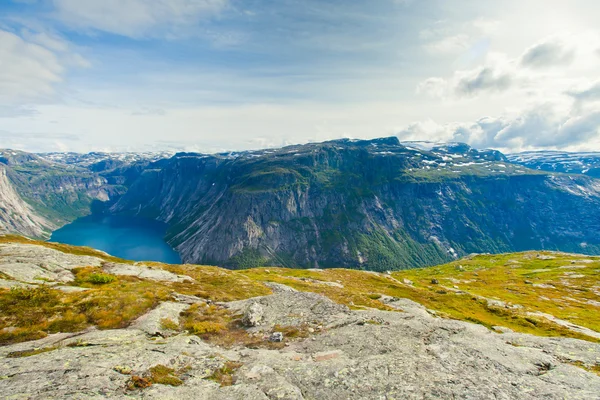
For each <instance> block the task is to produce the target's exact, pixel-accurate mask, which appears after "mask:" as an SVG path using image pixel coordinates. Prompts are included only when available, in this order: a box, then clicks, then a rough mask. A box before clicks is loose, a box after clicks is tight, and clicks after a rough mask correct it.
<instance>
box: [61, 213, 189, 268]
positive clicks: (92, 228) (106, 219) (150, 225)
mask: <svg viewBox="0 0 600 400" xmlns="http://www.w3.org/2000/svg"><path fill="white" fill-rule="evenodd" d="M166 230H167V225H166V224H163V223H161V222H158V221H154V220H150V219H145V218H136V217H122V216H106V215H92V216H89V217H84V218H79V219H78V220H76V221H74V222H72V223H71V224H69V225H66V226H64V227H62V228H60V229H58V230H56V231H54V232H53V233H52V236H51V238H50V241H52V242H59V243H66V244H72V245H75V246H89V247H93V248H95V249H98V250H102V251H105V252H107V253H109V254H111V255H113V256H115V257H121V258H124V259H127V260H135V261H159V262H164V263H169V264H179V263H181V258H180V257H179V255H178V254H177V252H175V250H173V249H172V248H171V247H170V246H169V245H168V244H167V243H166V242H165V241H164V236H165V232H166Z"/></svg>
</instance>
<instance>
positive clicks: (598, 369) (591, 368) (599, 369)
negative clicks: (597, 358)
mask: <svg viewBox="0 0 600 400" xmlns="http://www.w3.org/2000/svg"><path fill="white" fill-rule="evenodd" d="M567 363H568V364H571V365H574V366H576V367H579V368H581V369H584V370H586V371H588V372H592V373H594V374H596V375H598V376H600V364H595V365H586V364H584V363H582V362H581V361H576V362H567Z"/></svg>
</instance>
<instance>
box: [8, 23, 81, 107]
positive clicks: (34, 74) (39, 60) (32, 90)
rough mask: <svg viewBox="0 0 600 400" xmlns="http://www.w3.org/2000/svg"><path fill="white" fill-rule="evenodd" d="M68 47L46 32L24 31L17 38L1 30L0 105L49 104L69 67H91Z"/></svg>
mask: <svg viewBox="0 0 600 400" xmlns="http://www.w3.org/2000/svg"><path fill="white" fill-rule="evenodd" d="M71 47H72V46H71V45H70V43H69V42H68V41H66V40H63V39H62V38H60V37H59V36H56V35H52V34H50V33H47V32H33V31H30V30H27V29H24V30H23V31H22V32H21V35H17V34H15V33H13V32H9V31H5V30H1V29H0V66H1V67H0V105H4V106H7V105H8V106H10V105H22V104H27V103H29V102H36V101H42V102H45V101H49V100H50V99H51V98H52V96H53V95H54V93H55V89H56V86H57V85H58V84H60V83H61V82H63V81H64V79H65V75H66V73H67V72H68V69H69V68H70V67H89V66H90V65H91V64H90V63H89V61H88V60H86V59H85V58H84V57H83V56H81V55H80V54H78V53H77V52H75V51H73V49H72V48H71ZM7 109H10V108H6V109H5V110H7ZM15 110H16V109H15ZM14 115H16V116H18V115H21V113H20V112H18V110H17V111H16V112H15V114H14Z"/></svg>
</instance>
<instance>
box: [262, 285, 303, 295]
mask: <svg viewBox="0 0 600 400" xmlns="http://www.w3.org/2000/svg"><path fill="white" fill-rule="evenodd" d="M265 286H268V287H270V288H271V289H273V292H275V293H286V292H297V290H296V289H294V288H293V287H290V286H288V285H283V284H281V283H275V282H265Z"/></svg>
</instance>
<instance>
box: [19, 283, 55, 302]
mask: <svg viewBox="0 0 600 400" xmlns="http://www.w3.org/2000/svg"><path fill="white" fill-rule="evenodd" d="M8 297H9V299H7V300H8V301H9V302H11V303H12V305H17V304H18V303H22V302H26V303H27V305H28V306H40V305H52V304H56V303H58V296H57V295H56V293H55V291H53V290H52V289H50V288H49V287H47V286H38V287H32V288H29V287H13V288H11V289H10V292H9V296H8Z"/></svg>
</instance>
